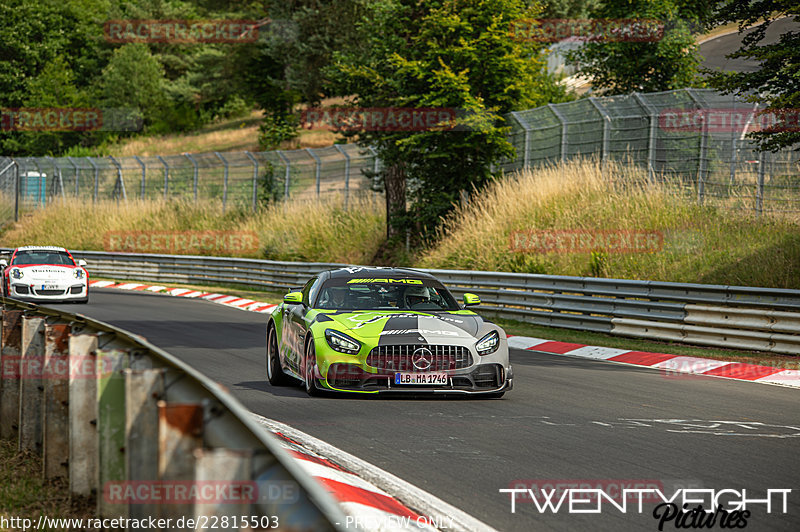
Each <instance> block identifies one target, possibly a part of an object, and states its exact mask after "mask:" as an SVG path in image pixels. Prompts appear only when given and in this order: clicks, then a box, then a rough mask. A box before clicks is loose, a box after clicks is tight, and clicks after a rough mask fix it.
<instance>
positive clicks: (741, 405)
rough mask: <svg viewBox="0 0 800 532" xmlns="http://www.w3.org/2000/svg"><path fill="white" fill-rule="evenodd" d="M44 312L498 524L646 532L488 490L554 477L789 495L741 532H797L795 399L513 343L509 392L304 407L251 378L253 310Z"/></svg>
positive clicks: (100, 293)
mask: <svg viewBox="0 0 800 532" xmlns="http://www.w3.org/2000/svg"><path fill="white" fill-rule="evenodd" d="M57 307H59V308H63V309H65V310H69V311H71V312H78V313H82V314H85V315H87V316H90V317H94V318H97V319H100V320H102V321H106V322H108V323H112V324H114V325H117V326H119V327H122V328H125V329H128V330H130V331H132V332H135V333H138V334H141V335H143V336H145V337H147V338H148V339H149V340H150V341H151V342H153V343H155V344H156V345H158V346H160V347H162V348H164V349H166V350H167V351H169V352H171V353H173V354H174V355H176V356H178V357H180V358H181V359H183V360H185V361H186V362H188V363H190V364H192V365H193V366H194V367H196V368H197V369H199V370H200V371H202V372H203V373H204V374H206V375H208V376H210V377H212V378H214V379H216V380H217V381H219V382H221V383H222V384H224V385H225V386H227V387H228V388H229V389H230V390H231V392H232V393H233V394H234V395H236V396H237V397H238V398H239V400H240V401H241V402H242V403H244V404H245V405H246V406H247V407H248V408H250V409H251V410H252V411H253V412H256V413H258V414H261V415H263V416H265V417H268V418H271V419H275V420H278V421H281V422H283V423H287V424H289V425H291V426H293V427H295V428H297V429H300V430H302V431H304V432H307V433H309V434H311V435H313V436H315V437H317V438H320V439H322V440H324V441H327V442H328V443H330V444H332V445H335V446H337V447H339V448H341V449H343V450H345V451H347V452H350V453H352V454H355V455H357V456H360V457H362V458H363V459H365V460H367V461H369V462H371V463H373V464H375V465H377V466H379V467H381V468H383V469H385V470H387V471H389V472H391V473H393V474H395V475H398V476H400V477H401V478H403V479H405V480H407V481H409V482H411V483H413V484H416V485H417V486H419V487H420V488H423V489H425V490H427V491H429V492H431V493H433V494H435V495H436V496H438V497H440V498H442V499H444V500H445V501H447V502H449V503H451V504H453V505H454V506H457V507H459V508H461V509H463V510H465V511H467V512H468V513H470V514H472V515H473V516H475V517H477V518H479V519H481V520H483V521H484V522H486V523H487V524H489V525H491V526H493V527H495V528H497V529H498V530H502V531H517V530H520V531H523V530H533V529H536V530H582V529H589V530H658V522H657V520H656V519H654V517H653V516H652V515H651V513H652V508H653V505H650V504H645V510H644V512H643V513H642V514H639V513H638V511H637V510H636V508H635V505H632V506H629V507H628V513H627V514H622V513H621V512H619V511H618V510H616V509H614V508H609V507H608V506H606V507H604V508H603V512H602V514H599V515H598V514H588V515H587V514H584V515H575V514H572V515H570V514H568V513H567V511H566V510H565V509H564V508H562V509H561V510H560V511H559V512H558V513H557V514H552V513H545V514H540V513H539V512H538V511H536V509H535V506H534V505H533V504H531V503H530V502H528V503H526V502H522V501H520V502H518V503H517V505H516V513H514V514H512V513H511V505H510V499H509V496H508V495H506V494H501V493H499V491H498V490H499V489H501V488H508V487H512V486H515V485H517V484H519V483H523V484H524V483H526V482H527V483H528V485H530V484H532V483H534V484H537V485H540V486H541V485H544V484H546V483H547V482H553V481H557V480H560V481H568V482H572V481H575V480H586V481H588V483H589V484H591V485H592V487H596V486H597V485H599V484H600V482H601V481H606V482H608V484H606V486H608V487H607V488H606V491H607V492H609V493H611V492H612V491H613V489H615V487H616V486H619V485H620V483H626V484H631V483H637V482H648V483H650V484H653V483H657V484H656V485H658V486H663V489H664V491H665V492H666V493H667V494H670V493H671V492H672V490H673V489H674V488H675V487H687V488H698V487H701V488H713V489H717V490H720V489H737V490H739V489H742V488H745V489H747V490H748V492H749V493H748V496H749V498H754V497H758V498H763V496H764V493H765V490H766V489H778V488H791V489H793V490H794V491H793V492H792V493H791V494H790V495H789V497H788V500H789V508H788V511H789V513H788V514H782V513H781V512H780V511H779V508H773V512H772V514H769V515H767V514H766V513H765V512H764V511H763V509H762V507H763V505H757V506H754V507H751V510H754V511H753V513H752V515H751V516H750V518H749V519H748V520H747V530H800V489H798V488H800V465H799V464H800V408H798V406H800V390H795V389H788V388H781V387H775V386H767V385H763V384H754V383H747V382H738V381H730V380H724V379H713V378H702V377H686V376H684V377H682V378H675V377H668V376H664V375H662V374H660V373H659V372H658V371H654V370H651V369H644V368H635V367H628V366H622V365H617V364H612V363H607V362H599V361H591V360H582V359H576V358H569V357H559V356H553V355H547V354H540V353H534V352H527V351H520V350H514V351H513V352H512V363H513V365H514V371H515V377H516V379H515V389H514V390H513V391H512V392H510V393H509V394H507V395H506V397H505V398H504V399H502V400H479V399H462V400H442V399H430V400H427V399H425V400H414V399H408V398H399V399H380V398H372V397H370V398H366V399H363V398H313V399H312V398H309V397H307V396H306V395H305V393H304V392H303V391H301V390H300V389H299V388H294V387H287V388H273V387H271V386H270V385H269V384H268V383H266V377H265V370H264V351H265V339H264V336H265V334H264V333H265V324H266V319H267V318H266V315H262V314H255V313H249V312H243V311H240V310H236V309H232V308H227V307H224V306H222V305H216V304H213V303H209V302H206V301H198V300H188V299H182V298H174V297H168V296H161V295H157V294H145V293H136V292H133V293H127V292H120V291H114V290H94V291H93V294H92V301H91V302H90V303H89V304H88V305H57ZM676 420H700V421H696V422H692V423H687V422H681V421H676ZM715 422H739V424H738V425H736V424H731V423H715ZM776 501H777V499H776ZM717 526H719V525H717ZM715 528H716V527H715ZM672 529H675V527H674V524H672V523H667V524H666V525H665V528H664V530H672Z"/></svg>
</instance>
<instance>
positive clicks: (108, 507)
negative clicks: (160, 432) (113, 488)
mask: <svg viewBox="0 0 800 532" xmlns="http://www.w3.org/2000/svg"><path fill="white" fill-rule="evenodd" d="M127 365H128V352H127V351H123V350H119V349H111V350H98V352H97V370H98V371H97V434H98V480H99V484H98V487H99V491H100V492H101V493H98V497H97V513H98V515H99V516H100V517H108V518H110V517H127V509H128V508H127V505H123V504H121V501H116V502H115V501H113V499H111V500H109V499H107V498H106V497H104V496H103V495H104V492H105V487H106V486H109V485H110V483H111V482H121V481H123V480H125V379H124V377H123V373H122V371H123V370H124V369H125V367H126V366H127Z"/></svg>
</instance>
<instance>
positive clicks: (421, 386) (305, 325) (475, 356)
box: [266, 267, 513, 397]
mask: <svg viewBox="0 0 800 532" xmlns="http://www.w3.org/2000/svg"><path fill="white" fill-rule="evenodd" d="M478 304H480V299H479V298H478V297H477V296H476V295H474V294H464V305H463V306H461V305H459V304H458V303H457V302H456V300H455V298H454V297H453V295H452V294H451V293H450V292H449V291H448V290H447V289H446V288H445V287H444V285H442V283H441V282H439V281H438V280H436V278H434V277H433V276H431V275H429V274H426V273H423V272H419V271H415V270H410V269H404V268H361V267H354V268H342V269H338V270H328V271H324V272H322V273H320V274H318V275H316V276H315V277H313V278H312V279H310V280H309V281H308V282H307V283H306V284H305V286H303V287H302V288H298V289H297V290H296V291H291V292H289V293H288V294H286V295H285V296H284V298H283V303H281V304H280V305H278V307H277V308H276V309H275V311H274V312H273V313H272V315H271V317H270V319H269V322H268V324H267V353H266V366H267V378H268V380H269V382H270V384H272V385H274V386H278V385H283V384H287V383H289V382H291V381H292V380H293V379H292V377H294V379H297V380H299V381H300V382H302V383H303V385H304V387H305V390H306V392H307V393H308V394H309V395H318V394H319V393H320V392H322V391H325V390H327V391H336V392H355V393H379V392H380V393H387V392H394V393H417V394H419V393H434V394H441V393H445V394H482V395H486V396H489V397H502V395H503V394H504V393H505V392H506V391H507V390H510V389H511V387H512V375H513V374H512V369H511V365H510V364H509V359H508V342H507V338H506V334H505V332H504V331H503V329H501V328H500V327H498V326H497V325H495V324H493V323H491V322H489V321H485V320H484V319H482V318H481V317H480V316H478V315H477V314H475V313H474V312H473V311H471V310H469V309H468V308H467V307H471V306H474V305H478Z"/></svg>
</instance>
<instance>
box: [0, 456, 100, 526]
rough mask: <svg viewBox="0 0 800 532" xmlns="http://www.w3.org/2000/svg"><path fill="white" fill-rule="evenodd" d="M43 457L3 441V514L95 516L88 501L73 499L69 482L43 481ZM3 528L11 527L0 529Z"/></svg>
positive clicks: (0, 474)
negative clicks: (19, 449)
mask: <svg viewBox="0 0 800 532" xmlns="http://www.w3.org/2000/svg"><path fill="white" fill-rule="evenodd" d="M41 471H42V459H41V458H40V457H39V456H36V455H35V454H33V453H31V452H18V451H17V445H16V442H11V441H8V440H0V515H2V516H4V517H6V518H9V517H24V518H28V519H32V520H33V521H34V526H35V522H36V520H37V519H38V518H39V516H40V515H45V516H48V517H54V518H58V517H61V518H68V517H93V515H94V514H93V512H94V507H93V506H90V505H89V503H88V501H86V500H83V499H75V498H73V501H72V502H70V498H69V492H68V485H67V483H66V482H65V481H47V482H44V481H43V480H42V473H41ZM0 530H3V531H5V530H11V529H4V528H0Z"/></svg>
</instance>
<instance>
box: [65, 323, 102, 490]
mask: <svg viewBox="0 0 800 532" xmlns="http://www.w3.org/2000/svg"><path fill="white" fill-rule="evenodd" d="M96 365H97V335H96V334H80V335H74V336H71V337H70V339H69V368H70V375H69V456H70V459H69V492H70V494H75V495H79V496H87V497H88V496H90V495H92V492H93V490H95V489H96V486H97V482H98V476H97V451H98V447H97V379H96Z"/></svg>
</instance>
